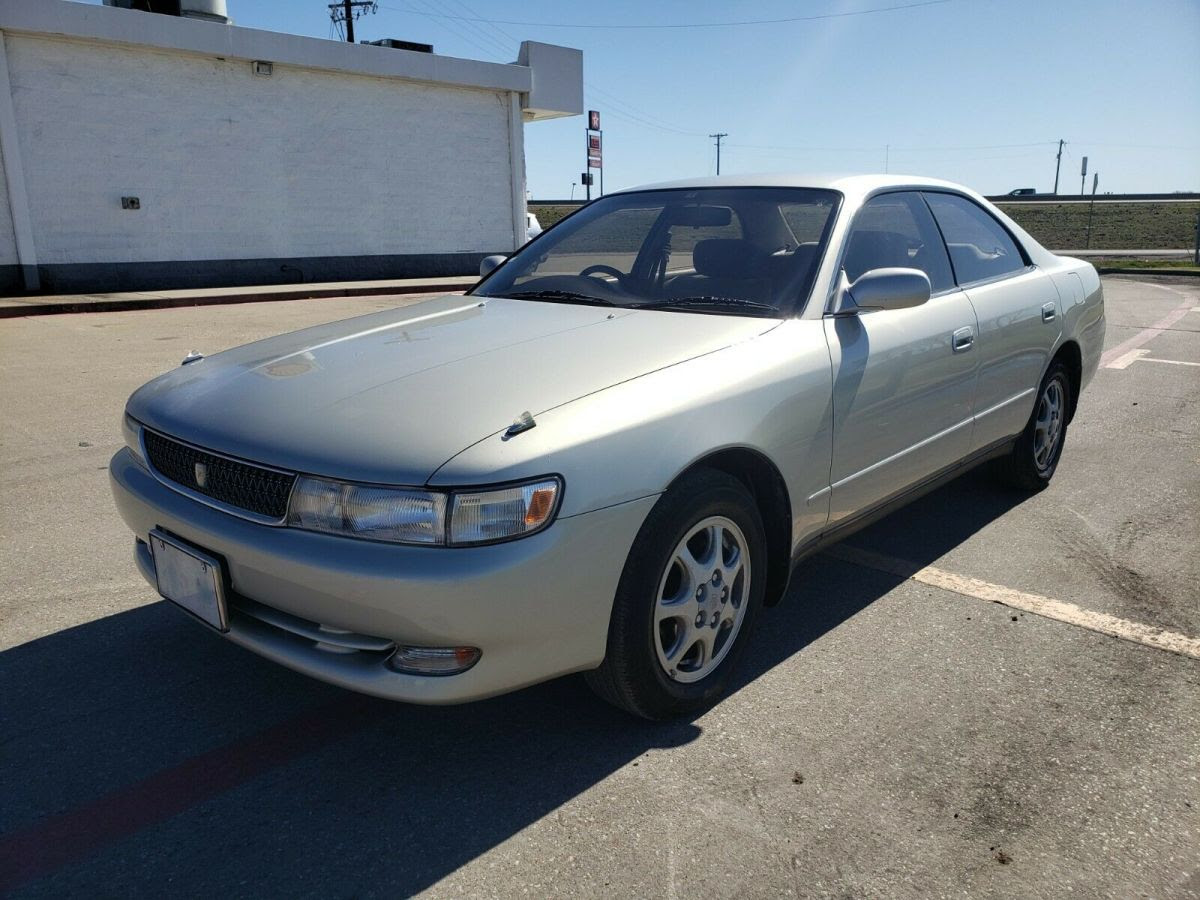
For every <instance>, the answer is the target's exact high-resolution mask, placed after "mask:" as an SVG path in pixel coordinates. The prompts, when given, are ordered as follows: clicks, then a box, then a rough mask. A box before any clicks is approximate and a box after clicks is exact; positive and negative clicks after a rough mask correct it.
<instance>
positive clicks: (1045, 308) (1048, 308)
mask: <svg viewBox="0 0 1200 900" xmlns="http://www.w3.org/2000/svg"><path fill="white" fill-rule="evenodd" d="M1057 315H1058V309H1057V307H1056V306H1055V305H1054V301H1053V300H1052V301H1050V302H1049V303H1043V304H1042V321H1043V322H1053V321H1054V317H1055V316H1057Z"/></svg>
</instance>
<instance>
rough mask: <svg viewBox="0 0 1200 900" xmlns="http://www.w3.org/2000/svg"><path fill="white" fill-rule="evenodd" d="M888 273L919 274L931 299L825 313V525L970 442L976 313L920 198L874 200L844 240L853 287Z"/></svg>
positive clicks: (945, 462) (947, 460) (945, 461)
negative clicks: (829, 388)
mask: <svg viewBox="0 0 1200 900" xmlns="http://www.w3.org/2000/svg"><path fill="white" fill-rule="evenodd" d="M888 267H901V268H915V269H921V270H922V271H924V272H925V273H926V274H927V275H928V276H929V281H930V285H931V287H932V291H933V295H932V297H931V298H930V300H929V301H928V302H927V303H924V304H922V305H920V306H916V307H912V308H910V309H897V310H879V311H861V312H859V313H857V314H855V315H848V316H847V315H840V316H834V315H827V316H826V317H825V332H826V338H827V340H828V343H829V348H830V356H831V359H832V362H833V373H834V391H833V429H834V434H833V457H832V465H831V469H830V487H831V506H830V524H831V525H833V524H836V523H838V522H839V521H843V520H848V519H850V518H853V517H854V516H855V515H856V514H858V513H860V512H864V511H866V510H868V509H869V508H871V507H873V506H876V505H878V504H879V503H882V502H884V501H886V500H888V499H890V498H892V497H894V496H896V495H898V494H901V493H903V492H904V491H905V490H906V489H908V488H910V487H912V486H914V485H916V484H917V483H919V482H921V481H923V480H925V479H926V478H928V477H930V476H932V475H934V474H935V473H937V472H939V471H940V470H942V469H945V468H947V467H949V466H951V465H953V464H954V463H955V462H957V461H958V460H959V459H961V458H962V457H963V456H965V455H966V454H967V451H968V449H969V446H970V439H971V414H972V408H971V400H972V392H973V389H974V382H975V376H976V354H975V353H974V352H973V348H974V337H975V328H976V320H975V312H974V310H973V309H972V307H971V302H970V300H968V299H967V296H966V294H964V293H963V292H962V291H961V290H960V289H959V288H958V287H957V286H956V285H955V284H954V279H953V275H952V272H951V269H950V262H949V259H948V258H947V256H946V248H945V246H944V245H943V243H942V240H941V237H940V235H939V234H938V231H937V227H936V225H935V224H934V221H933V217H932V216H931V215H930V212H929V208H928V207H927V206H926V204H925V201H924V200H923V199H922V198H921V195H920V194H919V193H918V192H913V191H906V192H897V193H889V194H882V195H879V196H877V197H874V198H873V199H871V200H870V201H868V203H867V204H866V205H865V206H864V207H863V208H862V209H861V210H860V211H859V213H858V214H857V216H856V217H855V221H854V224H853V226H852V227H851V230H850V233H849V235H848V236H847V238H846V243H845V250H844V255H843V263H842V268H843V271H844V272H845V274H846V277H847V279H848V280H849V281H850V282H853V281H854V279H856V278H858V277H859V276H860V275H862V274H863V273H864V272H867V271H870V270H871V269H877V268H888Z"/></svg>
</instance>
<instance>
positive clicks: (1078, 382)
mask: <svg viewBox="0 0 1200 900" xmlns="http://www.w3.org/2000/svg"><path fill="white" fill-rule="evenodd" d="M1056 362H1062V363H1063V365H1065V366H1066V367H1067V374H1068V375H1069V376H1070V378H1071V406H1070V408H1069V409H1068V410H1067V422H1068V423H1069V422H1070V421H1071V420H1072V419H1073V418H1075V407H1076V405H1077V404H1078V403H1079V392H1080V390H1081V387H1082V384H1083V351H1082V350H1080V348H1079V344H1078V343H1077V342H1076V341H1075V340H1073V339H1072V340H1066V341H1063V343H1062V345H1061V346H1059V348H1058V350H1057V351H1055V354H1054V356H1053V357H1052V358H1051V360H1050V363H1049V364H1048V365H1047V366H1046V369H1047V371H1049V369H1050V366H1053V365H1054V364H1055V363H1056Z"/></svg>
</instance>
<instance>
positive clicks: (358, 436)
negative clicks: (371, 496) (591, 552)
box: [128, 296, 779, 485]
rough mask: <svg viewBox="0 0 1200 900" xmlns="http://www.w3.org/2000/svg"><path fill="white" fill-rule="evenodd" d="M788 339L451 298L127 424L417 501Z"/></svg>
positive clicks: (223, 366) (286, 341)
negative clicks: (736, 356)
mask: <svg viewBox="0 0 1200 900" xmlns="http://www.w3.org/2000/svg"><path fill="white" fill-rule="evenodd" d="M778 324H779V320H777V319H766V318H749V317H741V316H724V315H701V314H690V313H679V312H664V311H651V310H644V311H637V310H630V309H618V308H611V307H598V306H581V305H577V304H565V303H540V302H530V301H521V300H508V299H503V298H483V297H463V296H446V297H439V298H437V299H434V300H429V301H426V302H423V303H420V304H416V305H413V306H408V307H404V308H401V309H393V310H388V311H386V312H381V313H375V314H372V315H368V316H361V317H359V318H354V319H346V320H344V321H340V322H333V323H330V324H328V325H321V326H318V327H316V328H308V329H305V330H303V331H297V332H294V333H292V334H285V335H280V336H278V337H273V338H268V339H267V340H263V341H258V342H256V343H253V344H247V345H245V346H243V347H237V348H235V349H232V350H227V351H225V352H222V353H217V354H214V355H213V356H210V357H207V358H205V359H203V360H200V361H198V362H195V363H191V364H189V365H186V366H180V367H179V368H177V369H175V370H173V371H171V372H168V373H167V374H165V375H163V376H161V377H159V378H156V379H155V380H154V381H151V382H150V383H149V384H147V385H145V386H144V387H142V388H141V389H139V390H138V391H137V392H135V393H134V395H133V396H132V397H131V398H130V400H129V405H128V412H129V414H130V415H131V416H133V417H134V418H135V419H137V420H139V421H141V422H143V423H144V424H146V425H148V426H150V427H151V428H154V429H156V430H158V431H161V432H163V433H165V434H168V435H172V436H174V437H178V438H181V439H183V440H186V441H190V442H192V443H194V444H197V445H199V446H201V447H206V448H209V449H212V450H217V451H220V452H223V453H227V454H229V455H232V456H237V457H241V458H244V459H249V460H255V461H258V462H262V463H268V464H270V465H274V466H278V467H280V468H285V469H291V470H294V471H299V472H308V473H312V474H318V475H328V476H331V477H337V478H345V479H353V480H360V481H371V482H379V483H385V484H388V483H390V484H409V485H417V484H424V483H425V482H426V481H427V480H428V479H429V478H430V477H431V476H432V475H433V473H434V472H435V471H436V470H437V469H438V468H439V467H440V466H441V465H442V464H443V463H444V462H446V460H448V459H450V458H451V457H453V456H454V455H456V454H457V453H459V452H461V451H462V450H464V449H465V448H467V447H468V446H470V445H471V444H473V443H475V442H477V441H479V440H482V439H483V438H485V437H487V436H489V435H492V434H495V433H496V432H499V431H502V430H504V429H505V428H507V427H508V426H509V425H510V424H512V422H513V420H514V419H515V418H516V417H517V416H518V415H520V414H521V413H522V412H524V411H526V410H528V411H529V412H531V413H533V414H534V415H535V416H536V415H537V414H538V413H540V412H542V411H544V410H547V409H551V408H553V407H556V406H560V405H562V404H564V403H567V402H569V401H571V400H574V399H576V398H578V397H582V396H584V395H586V394H590V393H593V392H595V391H598V390H602V389H604V388H606V387H609V386H611V385H613V384H617V383H619V382H622V381H627V380H629V379H631V378H636V377H637V376H639V375H643V374H645V373H647V372H652V371H655V370H657V369H661V368H664V367H666V366H670V365H673V364H676V363H679V362H682V361H684V360H686V359H691V358H692V357H695V356H699V355H701V354H705V353H710V352H712V351H714V350H719V349H721V348H723V347H726V346H729V345H731V344H734V343H738V342H741V341H744V340H747V339H749V338H752V337H754V336H756V335H759V334H762V333H764V332H766V331H769V330H770V329H771V328H773V327H775V326H777V325H778Z"/></svg>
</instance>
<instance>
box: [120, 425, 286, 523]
mask: <svg viewBox="0 0 1200 900" xmlns="http://www.w3.org/2000/svg"><path fill="white" fill-rule="evenodd" d="M143 440H144V442H145V444H146V456H147V458H148V459H149V461H150V465H152V466H154V468H155V469H156V470H157V471H158V473H159V474H160V475H162V476H163V477H164V478H166V479H167V480H169V481H173V482H175V483H176V484H178V485H181V486H182V487H185V488H187V489H188V490H190V491H195V492H196V493H198V494H203V495H204V496H206V497H211V498H212V499H214V500H219V501H221V502H222V503H227V504H229V505H230V506H234V507H237V508H238V509H244V510H247V511H249V512H252V513H256V514H257V515H260V516H265V517H266V518H268V519H282V518H283V517H284V515H285V514H286V513H287V504H288V496H289V495H290V494H291V492H292V484H293V482H295V480H296V476H295V475H289V474H287V473H285V472H276V471H273V470H271V469H264V468H262V467H260V466H256V465H252V464H251V463H243V462H237V461H236V460H232V459H228V458H226V457H224V456H217V455H215V454H213V453H206V452H205V451H203V450H200V449H198V448H196V447H192V446H189V445H188V444H181V443H179V442H178V441H173V440H171V439H170V438H167V437H163V436H162V435H161V434H157V433H155V432H153V431H151V430H150V429H148V428H147V429H144V430H143Z"/></svg>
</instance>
